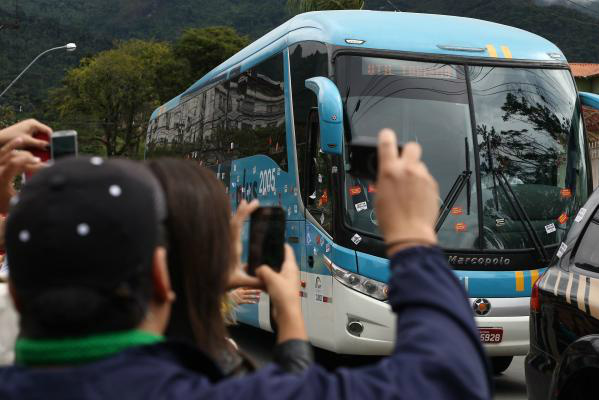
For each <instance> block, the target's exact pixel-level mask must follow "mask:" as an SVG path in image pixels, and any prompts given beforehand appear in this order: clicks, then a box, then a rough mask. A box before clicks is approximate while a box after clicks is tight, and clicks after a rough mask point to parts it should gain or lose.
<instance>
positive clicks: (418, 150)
mask: <svg viewBox="0 0 599 400" xmlns="http://www.w3.org/2000/svg"><path fill="white" fill-rule="evenodd" d="M421 156H422V147H420V145H419V144H418V143H416V142H409V143H407V144H406V145H405V146H404V148H403V151H402V153H401V158H402V159H403V160H406V161H411V162H418V161H420V157H421Z"/></svg>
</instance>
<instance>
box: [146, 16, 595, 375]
mask: <svg viewBox="0 0 599 400" xmlns="http://www.w3.org/2000/svg"><path fill="white" fill-rule="evenodd" d="M581 104H585V105H587V106H589V107H591V108H595V109H597V108H599V107H598V104H599V102H598V101H597V98H596V97H593V96H592V95H589V94H579V93H577V90H576V87H575V82H574V80H573V78H572V75H571V72H570V70H569V67H568V64H567V62H566V59H565V57H564V55H563V54H562V52H561V51H560V50H559V49H558V48H557V47H556V46H555V45H553V44H552V43H550V42H548V41H547V40H545V39H543V38H541V37H539V36H536V35H533V34H531V33H528V32H525V31H522V30H519V29H515V28H512V27H508V26H504V25H499V24H495V23H490V22H485V21H479V20H474V19H467V18H459V17H450V16H441V15H426V14H410V13H394V12H373V11H329V12H313V13H306V14H301V15H298V16H296V17H294V18H292V19H291V20H289V21H288V22H286V23H285V24H283V25H281V26H280V27H278V28H276V29H275V30H273V31H272V32H270V33H268V34H267V35H265V36H264V37H262V38H260V39H258V40H256V41H255V42H254V43H252V44H251V45H249V46H248V47H246V48H244V49H243V50H241V51H240V52H239V53H237V54H236V55H234V56H233V57H231V58H230V59H229V60H227V61H225V62H224V63H223V64H221V65H220V66H218V67H217V68H215V69H214V70H213V71H211V72H210V73H209V74H207V75H206V76H204V77H203V78H201V79H200V80H199V81H197V82H196V83H194V84H193V85H192V86H191V87H189V89H187V90H186V91H185V92H184V93H182V94H181V95H179V96H177V97H176V98H174V99H172V100H171V101H169V102H168V103H166V104H164V105H163V106H161V107H160V108H158V109H157V110H156V111H155V112H154V113H153V115H152V117H151V120H150V123H149V127H148V136H147V146H146V153H147V157H158V156H166V155H168V156H179V157H185V158H189V159H193V160H197V162H198V163H200V164H202V165H204V166H207V167H210V168H212V169H213V170H214V171H215V173H216V174H217V176H218V177H219V179H221V180H222V182H223V184H224V185H225V187H226V189H227V191H228V193H229V195H230V199H231V204H232V207H233V209H235V207H236V205H237V204H238V203H239V202H240V201H241V200H242V199H248V200H249V199H253V198H258V199H259V200H260V202H261V203H262V204H275V205H280V206H282V207H283V208H284V209H285V210H286V212H287V232H286V235H287V241H288V243H290V244H291V245H292V246H293V247H294V250H295V253H296V255H297V258H298V262H299V265H300V268H301V286H302V287H301V288H300V291H299V295H300V296H301V297H302V310H303V315H304V318H305V321H306V326H307V329H308V334H309V337H310V340H311V342H312V343H313V344H314V345H316V346H318V347H321V348H324V349H328V350H331V351H333V352H337V353H345V354H386V353H389V352H390V351H391V349H392V341H393V337H394V333H393V331H394V327H395V323H394V316H393V314H392V313H391V310H390V306H389V304H388V303H387V280H388V278H389V269H388V260H387V259H386V258H385V254H384V244H383V241H382V240H381V236H380V233H379V230H378V222H377V218H376V212H375V211H376V210H375V208H374V207H375V203H374V197H375V196H376V188H375V187H374V185H373V184H372V182H368V181H365V180H362V179H357V178H354V177H353V176H351V175H350V174H348V172H347V171H348V168H349V164H348V160H349V157H350V154H349V146H348V145H349V143H350V142H351V140H352V139H353V138H356V137H359V136H370V137H373V136H375V135H377V133H378V132H379V130H380V129H381V128H385V127H389V128H392V129H394V130H395V131H396V132H397V134H398V136H399V140H400V141H401V142H406V141H410V140H414V141H417V142H419V143H420V144H421V145H422V146H423V153H424V154H423V158H424V161H425V162H426V164H427V166H428V168H429V170H430V171H431V173H432V174H433V175H434V177H435V178H436V179H437V180H438V182H439V186H440V192H441V198H440V199H439V201H440V205H441V206H440V209H441V212H440V217H439V220H438V223H437V231H438V235H439V238H440V243H441V246H442V247H443V249H444V250H445V251H446V253H447V257H448V262H449V264H450V265H451V266H452V267H453V268H454V270H455V273H456V275H457V276H458V277H459V279H460V280H461V281H462V282H463V284H464V286H465V288H466V290H467V292H468V294H469V297H470V298H471V301H472V306H473V313H474V314H475V318H476V321H477V323H478V325H479V327H480V331H481V340H482V341H483V342H484V343H485V345H486V348H487V349H488V352H489V354H490V355H491V356H493V357H496V358H495V359H494V362H495V366H496V368H497V369H499V370H501V369H505V368H507V365H509V362H510V361H511V357H512V356H514V355H520V354H525V353H526V352H527V350H528V343H529V329H528V315H529V297H530V293H531V287H532V285H533V284H534V282H535V281H536V279H537V278H538V277H539V274H540V273H542V271H543V270H544V268H545V266H546V265H547V263H548V261H549V259H550V257H552V256H553V254H554V253H555V251H556V249H557V248H558V246H559V244H560V241H561V240H562V238H563V237H564V234H565V232H566V230H567V229H568V227H569V226H570V224H571V222H572V220H573V219H574V218H575V217H576V213H577V212H578V209H579V207H580V206H581V205H582V204H584V202H585V201H586V199H587V197H588V195H589V193H590V191H591V176H590V170H589V165H590V163H589V154H588V149H587V147H588V145H587V141H586V139H585V128H584V123H583V119H582V115H581V113H582V111H581V110H582V108H581ZM405 190H408V191H409V190H411V189H410V188H409V187H406V188H405ZM246 233H247V232H246ZM246 239H247V237H246ZM246 245H247V243H246ZM430 295H431V296H435V293H431V294H430ZM270 317H271V315H270V307H269V300H268V297H267V296H266V295H263V296H262V297H261V299H260V302H259V304H256V305H246V306H243V307H241V308H240V310H239V312H238V319H239V321H241V322H243V323H246V324H250V325H253V326H255V327H258V328H261V329H265V330H271V318H270ZM439 335H443V332H439Z"/></svg>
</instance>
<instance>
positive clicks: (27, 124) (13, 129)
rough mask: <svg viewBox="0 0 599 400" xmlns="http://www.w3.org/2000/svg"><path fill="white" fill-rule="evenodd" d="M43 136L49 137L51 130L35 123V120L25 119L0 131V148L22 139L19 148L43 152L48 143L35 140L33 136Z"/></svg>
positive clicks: (39, 123)
mask: <svg viewBox="0 0 599 400" xmlns="http://www.w3.org/2000/svg"><path fill="white" fill-rule="evenodd" d="M35 134H45V135H47V136H48V138H49V137H50V135H52V128H50V127H49V126H46V125H44V124H42V123H41V122H38V121H36V120H35V119H27V120H25V121H21V122H19V123H16V124H14V125H12V126H9V127H8V128H4V129H2V130H0V146H2V145H5V144H7V143H8V142H10V141H11V140H14V139H16V138H17V137H23V146H22V147H21V148H36V149H40V150H45V149H47V148H48V142H47V141H45V140H40V139H35V138H34V137H33V135H35Z"/></svg>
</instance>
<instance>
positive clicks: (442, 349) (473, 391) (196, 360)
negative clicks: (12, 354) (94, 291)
mask: <svg viewBox="0 0 599 400" xmlns="http://www.w3.org/2000/svg"><path fill="white" fill-rule="evenodd" d="M391 266H392V268H393V272H392V278H391V291H390V300H391V305H392V307H393V310H394V311H395V312H396V313H397V316H398V319H397V332H398V335H397V339H396V346H395V350H394V352H393V354H392V355H390V356H389V357H386V358H384V359H382V361H380V362H379V363H377V364H373V365H371V366H366V367H362V368H356V369H338V370H336V371H335V372H327V371H326V370H324V369H323V368H321V367H319V366H318V365H314V366H311V367H309V368H308V369H307V370H306V371H304V372H302V373H300V374H290V373H286V372H284V371H283V370H281V369H280V367H278V366H276V365H268V366H266V367H264V368H262V369H260V370H259V371H258V372H256V373H254V374H251V375H247V376H244V377H241V378H233V379H222V375H221V374H220V372H218V368H216V366H214V365H213V364H212V363H211V361H210V360H208V359H207V357H205V356H204V355H202V354H201V353H199V352H195V353H194V352H193V350H190V349H189V348H186V347H185V348H184V347H182V345H179V344H175V343H168V342H165V343H160V344H156V345H149V346H140V347H135V348H131V349H128V350H125V351H123V352H121V353H119V354H117V355H116V356H112V357H109V358H106V359H104V360H101V361H96V362H93V363H89V364H85V365H83V366H77V367H58V368H48V369H44V368H25V367H19V366H13V367H8V368H3V369H0V399H15V400H16V399H19V400H30V399H31V400H33V399H63V400H69V399H73V400H74V399H77V400H95V399H131V400H154V399H184V400H188V399H211V400H218V399H223V400H224V399H260V400H269V399H277V400H278V399H298V400H309V399H318V400H325V399H331V400H334V399H335V400H336V399H360V400H363V399H377V400H383V399H396V398H397V399H426V400H431V399H460V400H466V399H490V398H491V388H490V386H491V380H490V374H489V369H488V367H487V362H486V358H485V354H484V351H483V348H482V346H481V344H480V341H479V335H478V334H477V329H476V327H475V324H474V320H473V317H472V310H471V308H470V306H469V304H468V302H467V300H466V293H465V292H464V289H463V288H462V286H461V284H460V282H459V281H458V280H457V278H456V277H455V275H454V274H453V273H452V272H451V270H450V269H449V268H448V267H447V262H446V260H445V258H444V256H443V254H442V252H441V251H440V250H438V249H430V248H425V247H419V248H413V249H408V250H405V251H402V252H400V253H398V254H397V255H396V256H395V257H393V259H392V260H391Z"/></svg>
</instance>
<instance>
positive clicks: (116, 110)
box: [52, 40, 183, 157]
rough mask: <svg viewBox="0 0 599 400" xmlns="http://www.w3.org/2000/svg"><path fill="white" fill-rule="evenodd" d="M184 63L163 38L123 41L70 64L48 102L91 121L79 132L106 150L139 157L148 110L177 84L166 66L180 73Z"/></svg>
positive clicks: (71, 115) (176, 88)
mask: <svg viewBox="0 0 599 400" xmlns="http://www.w3.org/2000/svg"><path fill="white" fill-rule="evenodd" d="M182 68H183V67H182V64H181V63H179V62H178V61H177V60H176V59H175V57H174V54H173V52H172V49H171V47H170V45H168V44H167V43H161V42H146V41H141V40H131V41H128V42H123V43H120V44H118V46H117V47H116V48H115V49H113V50H107V51H103V52H101V53H98V54H97V55H96V56H94V57H92V58H85V59H83V60H82V61H81V65H80V66H79V67H77V68H74V69H72V70H70V71H69V72H68V73H67V76H66V78H65V80H64V86H63V87H62V88H59V89H57V90H55V91H53V92H52V104H53V105H54V106H55V107H56V109H57V110H58V112H59V116H60V117H61V118H67V119H69V118H74V119H76V120H86V119H87V120H88V121H90V120H91V122H95V124H91V126H88V127H87V128H84V129H83V132H82V135H81V136H82V138H83V139H87V140H88V141H89V140H90V139H91V140H92V141H97V142H100V143H101V144H102V145H103V146H104V148H105V154H106V155H108V156H128V157H137V156H138V155H139V152H140V144H141V142H142V139H143V138H144V137H145V127H146V123H147V121H148V119H149V117H150V114H151V112H152V111H153V109H154V108H155V107H157V106H158V105H159V104H160V103H161V102H162V101H164V99H165V98H166V97H167V96H171V95H173V93H176V92H177V91H179V90H181V86H180V85H179V86H178V85H177V84H178V82H176V81H174V82H165V81H164V79H163V74H164V72H165V71H169V73H171V74H172V75H173V76H181V74H180V73H177V69H179V70H181V69H182ZM168 83H170V84H171V85H170V87H169V85H168ZM161 95H162V96H164V98H161Z"/></svg>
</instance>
